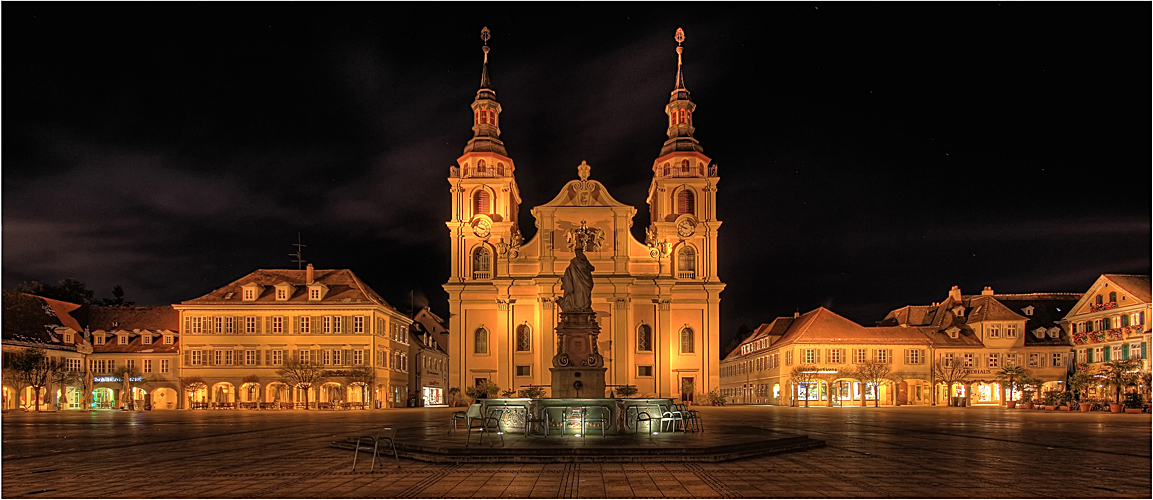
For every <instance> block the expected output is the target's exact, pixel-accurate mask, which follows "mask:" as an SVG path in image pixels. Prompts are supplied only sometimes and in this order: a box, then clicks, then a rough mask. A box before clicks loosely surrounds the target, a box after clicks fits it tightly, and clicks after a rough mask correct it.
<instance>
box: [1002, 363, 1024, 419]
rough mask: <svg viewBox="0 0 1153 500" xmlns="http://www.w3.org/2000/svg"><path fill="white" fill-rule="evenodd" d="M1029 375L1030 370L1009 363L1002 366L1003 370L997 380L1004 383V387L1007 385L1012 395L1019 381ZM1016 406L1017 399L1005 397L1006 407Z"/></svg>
mask: <svg viewBox="0 0 1153 500" xmlns="http://www.w3.org/2000/svg"><path fill="white" fill-rule="evenodd" d="M1027 376H1029V372H1028V371H1027V370H1025V368H1023V367H1020V366H1017V365H1008V366H1006V367H1004V368H1001V371H1000V372H998V373H997V380H999V381H1000V382H1001V383H1002V384H1004V385H1003V386H1002V387H1006V386H1007V388H1008V389H1009V396H1010V397H1012V395H1013V391H1015V390H1017V381H1018V380H1021V379H1023V378H1025V377H1027ZM1002 392H1004V391H1003V390H1002ZM1016 406H1017V402H1016V401H1011V400H1009V398H1005V407H1006V408H1014V407H1016Z"/></svg>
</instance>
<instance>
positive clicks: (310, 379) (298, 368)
mask: <svg viewBox="0 0 1153 500" xmlns="http://www.w3.org/2000/svg"><path fill="white" fill-rule="evenodd" d="M276 374H277V375H279V376H280V381H281V382H284V383H285V384H288V386H289V387H299V388H301V389H304V408H305V409H307V408H308V390H309V389H311V388H312V386H314V385H316V384H319V383H320V382H321V381H322V380H324V377H325V372H324V367H322V366H321V365H319V364H316V363H313V362H311V361H308V360H300V359H298V358H297V357H296V356H292V357H291V358H288V359H286V360H284V364H283V365H281V366H280V368H279V369H277V370H276Z"/></svg>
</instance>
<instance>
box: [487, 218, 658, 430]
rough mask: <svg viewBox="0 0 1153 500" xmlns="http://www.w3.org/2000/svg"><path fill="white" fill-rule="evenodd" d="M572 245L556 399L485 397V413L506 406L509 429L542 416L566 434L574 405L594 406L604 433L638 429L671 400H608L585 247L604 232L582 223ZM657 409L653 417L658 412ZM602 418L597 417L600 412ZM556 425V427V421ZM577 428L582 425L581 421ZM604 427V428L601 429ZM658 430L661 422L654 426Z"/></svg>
mask: <svg viewBox="0 0 1153 500" xmlns="http://www.w3.org/2000/svg"><path fill="white" fill-rule="evenodd" d="M566 238H567V240H568V243H569V247H570V248H571V249H572V250H573V252H574V253H575V254H576V255H575V256H574V257H573V258H572V260H571V261H569V265H568V268H567V269H565V272H564V276H563V277H562V278H561V290H562V291H563V292H564V294H563V295H562V296H561V297H560V298H559V299H557V301H556V303H557V305H558V306H559V307H560V310H561V312H560V321H559V322H558V324H557V327H556V334H557V353H556V355H555V356H553V358H552V365H553V366H552V368H550V369H549V370H550V371H551V372H552V398H544V399H528V398H502V399H487V400H485V401H484V402H483V403H484V405H485V409H484V411H485V412H486V413H487V412H488V409H489V408H502V407H503V408H504V409H506V411H505V413H504V416H503V417H502V418H503V419H504V420H505V421H504V422H503V423H504V424H506V425H507V426H508V427H511V428H523V426H524V418H526V417H527V416H528V415H535V416H540V417H542V418H541V420H545V418H543V417H544V416H545V415H547V416H548V418H547V420H548V421H549V422H550V423H549V425H550V426H551V427H560V429H559V430H560V431H561V432H562V433H563V432H564V430H565V427H566V426H567V425H568V424H567V423H566V422H567V421H570V420H571V419H570V418H569V417H570V416H571V415H572V412H573V411H574V410H575V409H576V408H585V409H592V411H593V412H594V413H597V412H602V411H603V412H604V417H605V419H606V420H605V423H604V424H603V426H604V429H603V430H604V432H605V433H606V434H608V433H625V432H634V430H633V429H631V427H634V426H635V422H636V418H637V415H638V414H640V413H642V412H643V413H648V414H649V415H651V416H654V417H659V416H660V415H661V412H662V411H663V409H662V408H661V407H662V406H663V407H664V409H668V408H669V407H671V406H672V403H673V402H672V400H671V399H661V398H658V399H608V398H605V397H604V396H605V371H606V370H607V368H606V367H605V362H604V356H602V355H601V353H600V350H599V349H598V347H597V336H598V335H599V334H600V331H601V329H600V325H599V324H597V321H596V312H594V311H593V309H592V288H593V276H592V272H593V270H594V268H593V265H592V263H590V262H589V260H588V258H587V257H585V251H586V250H587V251H595V250H596V249H597V248H599V247H600V240H601V239H602V238H603V232H601V231H600V230H598V229H595V228H590V227H588V226H586V225H585V221H581V225H580V227H579V228H576V229H572V230H569V232H568V233H567V235H566ZM654 413H655V415H654ZM598 416H599V415H598ZM554 424H555V425H554ZM577 425H578V426H579V423H578V424H577ZM598 430H600V429H598ZM651 431H653V432H659V431H660V429H659V426H658V427H657V428H653V429H651Z"/></svg>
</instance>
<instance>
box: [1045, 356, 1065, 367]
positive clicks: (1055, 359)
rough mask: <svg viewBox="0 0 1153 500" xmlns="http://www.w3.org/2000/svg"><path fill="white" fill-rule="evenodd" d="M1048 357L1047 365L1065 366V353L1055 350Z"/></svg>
mask: <svg viewBox="0 0 1153 500" xmlns="http://www.w3.org/2000/svg"><path fill="white" fill-rule="evenodd" d="M1049 358H1050V359H1049V361H1050V365H1049V366H1052V367H1053V368H1060V367H1062V366H1065V353H1063V352H1055V353H1053V355H1052V356H1050V357H1049Z"/></svg>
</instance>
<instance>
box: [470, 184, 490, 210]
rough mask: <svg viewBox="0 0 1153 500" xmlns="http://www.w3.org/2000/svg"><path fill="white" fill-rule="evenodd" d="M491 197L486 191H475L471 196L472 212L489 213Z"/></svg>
mask: <svg viewBox="0 0 1153 500" xmlns="http://www.w3.org/2000/svg"><path fill="white" fill-rule="evenodd" d="M491 208H492V199H491V196H490V195H489V194H488V191H485V190H483V189H482V190H480V191H477V192H476V194H475V195H473V197H472V213H474V214H488V213H491V211H490V210H491Z"/></svg>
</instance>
